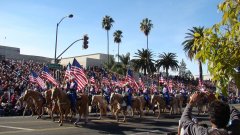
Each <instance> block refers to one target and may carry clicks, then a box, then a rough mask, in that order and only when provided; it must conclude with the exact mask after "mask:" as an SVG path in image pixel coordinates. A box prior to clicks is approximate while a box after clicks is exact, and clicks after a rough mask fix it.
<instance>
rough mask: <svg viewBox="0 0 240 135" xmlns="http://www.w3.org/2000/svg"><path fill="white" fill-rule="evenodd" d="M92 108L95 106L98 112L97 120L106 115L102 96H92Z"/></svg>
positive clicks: (105, 103)
mask: <svg viewBox="0 0 240 135" xmlns="http://www.w3.org/2000/svg"><path fill="white" fill-rule="evenodd" d="M91 105H92V106H97V107H98V108H99V110H100V116H99V118H98V119H101V118H102V116H103V115H105V116H106V115H107V106H108V105H107V101H106V100H105V99H104V98H103V96H102V95H94V96H92V102H91Z"/></svg>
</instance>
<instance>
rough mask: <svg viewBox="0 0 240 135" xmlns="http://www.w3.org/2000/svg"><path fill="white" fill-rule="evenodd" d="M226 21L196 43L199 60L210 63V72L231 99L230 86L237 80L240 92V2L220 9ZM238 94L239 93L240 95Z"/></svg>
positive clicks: (235, 0) (228, 0) (224, 4)
mask: <svg viewBox="0 0 240 135" xmlns="http://www.w3.org/2000/svg"><path fill="white" fill-rule="evenodd" d="M218 10H219V11H221V12H222V20H221V21H220V22H219V23H217V24H214V25H213V26H212V27H211V28H208V29H206V30H205V31H204V38H202V39H198V40H196V42H199V43H201V45H200V44H195V46H194V48H196V49H198V50H199V51H198V52H197V54H196V58H197V59H198V58H201V59H202V60H203V61H207V62H208V69H209V72H210V74H211V76H212V77H213V78H212V80H213V81H215V82H216V84H217V87H218V88H220V89H221V90H222V93H223V94H225V95H227V89H228V83H229V82H230V81H231V80H232V79H234V80H235V82H236V85H237V87H238V90H239V89H240V73H239V72H236V70H235V69H236V68H237V67H239V66H240V55H239V54H240V45H239V44H240V14H239V13H240V1H239V0H224V1H223V2H222V3H220V4H219V5H218ZM237 93H238V92H237Z"/></svg>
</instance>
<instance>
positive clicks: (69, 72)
mask: <svg viewBox="0 0 240 135" xmlns="http://www.w3.org/2000/svg"><path fill="white" fill-rule="evenodd" d="M64 78H66V79H71V64H70V63H68V65H67V69H66V71H65V75H64Z"/></svg>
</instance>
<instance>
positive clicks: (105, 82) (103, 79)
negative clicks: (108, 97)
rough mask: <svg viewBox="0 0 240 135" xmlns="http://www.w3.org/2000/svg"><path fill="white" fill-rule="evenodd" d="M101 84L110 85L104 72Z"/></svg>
mask: <svg viewBox="0 0 240 135" xmlns="http://www.w3.org/2000/svg"><path fill="white" fill-rule="evenodd" d="M102 83H103V84H110V82H109V80H108V76H107V73H106V72H105V71H103V76H102Z"/></svg>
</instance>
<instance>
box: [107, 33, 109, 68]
mask: <svg viewBox="0 0 240 135" xmlns="http://www.w3.org/2000/svg"><path fill="white" fill-rule="evenodd" d="M107 54H108V66H107V67H108V69H109V34H108V30H107Z"/></svg>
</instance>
